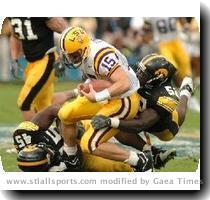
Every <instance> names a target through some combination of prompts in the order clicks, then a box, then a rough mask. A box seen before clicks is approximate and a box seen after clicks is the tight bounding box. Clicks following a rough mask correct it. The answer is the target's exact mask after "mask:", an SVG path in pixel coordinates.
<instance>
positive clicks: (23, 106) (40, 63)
mask: <svg viewBox="0 0 210 200" xmlns="http://www.w3.org/2000/svg"><path fill="white" fill-rule="evenodd" d="M9 20H10V24H11V31H12V34H11V37H10V42H11V56H12V59H13V61H12V70H13V72H14V73H15V71H17V69H18V67H19V64H18V58H19V56H20V52H21V49H23V53H24V55H25V58H26V60H27V61H28V65H27V67H26V69H25V71H24V76H25V82H24V85H23V87H22V89H21V92H20V94H19V97H18V102H17V103H18V107H19V108H20V110H21V112H22V115H23V119H24V120H30V119H31V118H32V117H33V115H34V114H35V112H37V111H40V110H42V109H43V108H45V107H47V106H49V105H51V103H52V101H53V90H54V85H53V82H54V79H55V73H54V66H55V67H56V69H60V68H59V67H58V66H59V65H58V63H56V60H57V59H58V54H57V53H56V51H55V50H54V48H53V47H54V37H53V33H54V31H55V32H58V33H61V32H62V31H63V30H64V29H66V28H67V23H66V21H65V20H64V19H63V18H56V17H55V18H44V17H39V18H36V17H9Z"/></svg>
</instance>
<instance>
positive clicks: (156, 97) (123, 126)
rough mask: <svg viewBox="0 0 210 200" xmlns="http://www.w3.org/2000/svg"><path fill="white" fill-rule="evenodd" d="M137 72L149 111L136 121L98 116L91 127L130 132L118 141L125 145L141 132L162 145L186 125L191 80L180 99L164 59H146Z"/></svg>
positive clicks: (170, 69) (182, 90) (186, 81)
mask: <svg viewBox="0 0 210 200" xmlns="http://www.w3.org/2000/svg"><path fill="white" fill-rule="evenodd" d="M137 68H138V69H137V77H138V78H139V81H140V85H141V88H140V89H139V90H138V92H139V94H140V95H141V96H142V97H143V98H145V100H144V101H143V102H142V103H141V104H142V107H144V108H146V109H145V110H144V109H142V110H141V113H139V115H137V116H136V118H135V119H133V120H119V119H116V118H109V117H105V116H96V117H94V118H93V120H92V124H93V126H94V128H95V129H96V130H99V129H101V128H105V127H114V128H118V129H119V130H121V131H123V132H127V133H124V135H123V134H121V135H120V137H118V139H119V141H121V142H122V143H125V144H126V143H127V141H128V140H129V138H130V135H132V134H130V133H136V134H137V133H140V132H141V131H147V132H149V133H151V134H153V135H155V136H157V137H158V138H159V139H160V140H162V141H169V140H171V139H173V138H174V136H175V135H176V134H177V133H178V131H179V127H180V126H181V125H182V124H183V122H184V119H185V114H186V110H187V102H188V100H189V98H190V97H191V95H192V93H193V83H192V79H191V78H189V77H186V78H184V80H183V82H182V85H181V88H180V98H179V97H178V95H177V92H176V90H175V88H174V87H173V86H172V84H171V79H172V77H173V75H174V73H175V71H176V70H175V68H174V66H173V65H172V64H171V63H170V62H168V61H167V60H166V59H165V58H164V57H163V56H161V55H157V54H151V55H149V56H146V57H144V58H143V59H142V60H141V62H139V63H138V66H137ZM132 137H133V136H132ZM134 138H135V137H134ZM144 145H145V142H142V143H138V142H137V143H136V144H135V145H134V146H135V147H137V146H141V148H143V146H144Z"/></svg>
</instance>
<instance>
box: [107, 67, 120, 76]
mask: <svg viewBox="0 0 210 200" xmlns="http://www.w3.org/2000/svg"><path fill="white" fill-rule="evenodd" d="M119 67H120V65H119V64H116V65H115V66H114V67H113V68H112V69H111V70H110V72H109V74H108V77H111V75H112V74H113V73H114V72H115V71H116V70H117V69H118V68H119Z"/></svg>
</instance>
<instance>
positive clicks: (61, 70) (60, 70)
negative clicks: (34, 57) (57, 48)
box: [53, 59, 65, 77]
mask: <svg viewBox="0 0 210 200" xmlns="http://www.w3.org/2000/svg"><path fill="white" fill-rule="evenodd" d="M53 67H54V69H55V76H56V77H64V76H65V67H64V65H63V64H62V62H61V60H60V59H57V60H56V61H55V62H54V64H53Z"/></svg>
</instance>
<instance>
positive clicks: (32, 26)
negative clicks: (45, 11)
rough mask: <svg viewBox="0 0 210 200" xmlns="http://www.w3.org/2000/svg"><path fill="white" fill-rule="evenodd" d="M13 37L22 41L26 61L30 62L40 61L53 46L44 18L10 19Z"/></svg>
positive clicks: (51, 35) (50, 32)
mask: <svg viewBox="0 0 210 200" xmlns="http://www.w3.org/2000/svg"><path fill="white" fill-rule="evenodd" d="M9 19H10V21H11V25H12V27H13V31H14V34H15V36H16V37H17V38H18V39H20V40H21V41H22V44H23V51H24V54H25V56H26V59H27V60H28V61H30V62H33V61H36V60H39V59H41V58H42V57H43V56H44V55H45V53H46V51H47V50H49V49H50V48H52V47H53V46H54V38H53V31H52V30H50V29H49V28H48V27H47V25H46V21H47V20H49V19H48V18H44V17H10V18H9Z"/></svg>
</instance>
